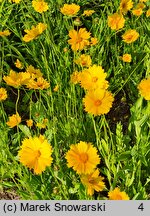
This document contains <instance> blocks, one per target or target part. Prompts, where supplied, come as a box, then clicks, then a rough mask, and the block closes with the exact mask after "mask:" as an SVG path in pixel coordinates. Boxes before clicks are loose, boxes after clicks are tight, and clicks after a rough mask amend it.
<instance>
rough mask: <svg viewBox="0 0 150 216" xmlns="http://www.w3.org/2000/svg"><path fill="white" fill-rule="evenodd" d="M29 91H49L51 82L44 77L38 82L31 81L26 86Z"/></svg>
mask: <svg viewBox="0 0 150 216" xmlns="http://www.w3.org/2000/svg"><path fill="white" fill-rule="evenodd" d="M26 86H27V88H29V89H41V90H43V89H47V88H49V87H50V84H49V82H47V81H46V80H45V79H44V78H43V77H38V78H37V79H36V80H34V79H30V80H29V81H28V83H27V84H26Z"/></svg>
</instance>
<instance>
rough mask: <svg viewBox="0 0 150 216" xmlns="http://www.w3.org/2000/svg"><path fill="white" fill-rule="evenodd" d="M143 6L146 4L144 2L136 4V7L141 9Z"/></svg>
mask: <svg viewBox="0 0 150 216" xmlns="http://www.w3.org/2000/svg"><path fill="white" fill-rule="evenodd" d="M145 7H146V5H145V4H144V3H138V4H137V5H136V8H137V9H139V8H140V9H142V10H143V9H144V8H145Z"/></svg>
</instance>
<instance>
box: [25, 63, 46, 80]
mask: <svg viewBox="0 0 150 216" xmlns="http://www.w3.org/2000/svg"><path fill="white" fill-rule="evenodd" d="M26 72H27V73H29V74H30V76H31V77H32V78H33V79H35V78H38V77H42V76H43V74H42V73H41V71H40V69H35V68H34V67H33V66H32V65H29V66H28V67H27V69H26Z"/></svg>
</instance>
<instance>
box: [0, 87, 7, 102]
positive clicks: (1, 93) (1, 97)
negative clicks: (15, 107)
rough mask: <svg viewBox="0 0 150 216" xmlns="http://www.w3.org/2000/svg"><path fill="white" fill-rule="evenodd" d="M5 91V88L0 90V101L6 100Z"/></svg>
mask: <svg viewBox="0 0 150 216" xmlns="http://www.w3.org/2000/svg"><path fill="white" fill-rule="evenodd" d="M6 98H7V91H6V89H5V88H0V101H3V100H6Z"/></svg>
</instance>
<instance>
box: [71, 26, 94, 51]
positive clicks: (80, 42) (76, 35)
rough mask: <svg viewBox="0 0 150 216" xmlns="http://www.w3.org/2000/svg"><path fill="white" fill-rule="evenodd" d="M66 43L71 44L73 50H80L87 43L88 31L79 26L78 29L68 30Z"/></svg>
mask: <svg viewBox="0 0 150 216" xmlns="http://www.w3.org/2000/svg"><path fill="white" fill-rule="evenodd" d="M69 37H70V38H71V39H69V40H68V43H69V44H70V45H71V48H72V50H73V51H77V50H82V49H84V47H85V46H87V45H89V41H88V39H89V38H90V33H89V32H87V31H86V29H85V28H80V29H79V31H76V30H74V29H73V30H70V31H69Z"/></svg>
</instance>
